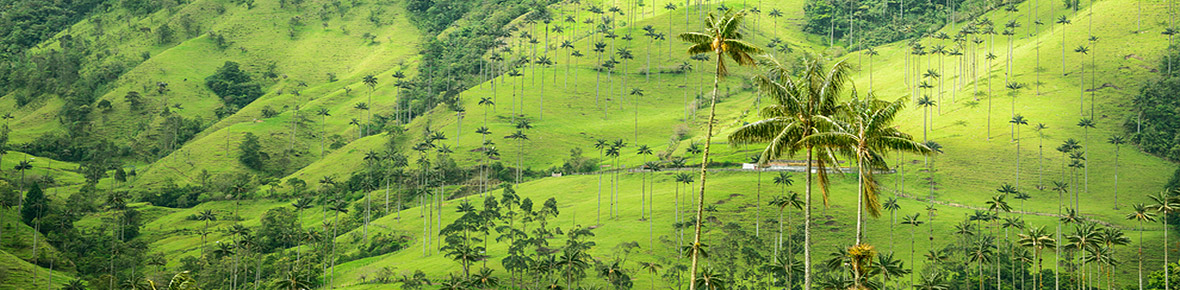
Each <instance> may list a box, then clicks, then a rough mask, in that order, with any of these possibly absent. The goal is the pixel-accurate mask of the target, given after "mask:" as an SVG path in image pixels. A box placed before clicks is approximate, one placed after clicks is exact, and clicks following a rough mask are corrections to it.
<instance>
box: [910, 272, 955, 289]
mask: <svg viewBox="0 0 1180 290" xmlns="http://www.w3.org/2000/svg"><path fill="white" fill-rule="evenodd" d="M914 289H917V290H947V289H950V283H947V282H946V276H944V275H943V273H942V272H940V271H927V272H926V274H922V283H921V284H914Z"/></svg>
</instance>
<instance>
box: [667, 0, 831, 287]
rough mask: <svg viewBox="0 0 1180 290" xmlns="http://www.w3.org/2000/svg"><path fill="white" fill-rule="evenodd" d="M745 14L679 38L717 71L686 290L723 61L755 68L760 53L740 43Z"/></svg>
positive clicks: (714, 19) (692, 283) (696, 249)
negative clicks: (709, 58) (710, 56)
mask: <svg viewBox="0 0 1180 290" xmlns="http://www.w3.org/2000/svg"><path fill="white" fill-rule="evenodd" d="M745 16H746V12H745V11H738V12H734V11H732V10H730V11H726V12H725V13H724V14H722V15H718V14H714V13H709V17H708V19H707V22H706V24H705V25H706V27H705V31H704V32H685V33H681V34H680V39H681V40H684V41H687V42H689V43H691V44H692V46H691V47H689V48H688V55H695V54H701V53H706V52H713V53H715V54H717V71H716V74H715V75H714V78H713V96H712V99H711V101H710V105H709V125H708V129H707V131H706V132H705V151H704V156H702V157H701V189H700V193H699V194H698V195H699V197H700V199H699V200H698V203H697V219H696V228H695V231H696V236H695V237H694V238H693V245H692V267H691V268H690V269H689V272H690V274H689V276H690V277H691V280H689V284H688V285H689V290H696V277H697V275H696V274H697V262H698V260H699V257H698V256H699V254H700V243H701V220H702V218H703V215H704V210H705V176H706V173H707V171H705V169H706V168H707V167H708V166H709V145H710V142H711V141H712V140H713V123H714V120H715V119H716V111H717V88H718V84H720V82H721V79H722V78H724V77H725V76H726V75H728V74H729V70H728V69H727V68H726V66H725V58H726V57H729V58H730V59H732V60H733V61H734V62H736V63H737V64H738V65H754V64H755V63H754V59H753V58H752V57H750V54H752V53H758V52H759V49H758V48H757V47H755V46H754V45H752V44H750V43H747V42H745V41H742V40H741V39H742V38H743V36H744V35H743V33H742V32H741V31H740V30H741V26H742V20H743V19H745ZM809 286H810V285H809Z"/></svg>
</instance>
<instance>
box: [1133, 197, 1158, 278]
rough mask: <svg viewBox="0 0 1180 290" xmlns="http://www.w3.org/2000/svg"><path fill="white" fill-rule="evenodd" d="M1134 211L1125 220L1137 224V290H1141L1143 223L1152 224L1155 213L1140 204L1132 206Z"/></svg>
mask: <svg viewBox="0 0 1180 290" xmlns="http://www.w3.org/2000/svg"><path fill="white" fill-rule="evenodd" d="M1132 208H1133V209H1134V210H1133V211H1132V212H1131V213H1128V214H1127V219H1129V220H1134V221H1135V222H1137V223H1139V241H1138V242H1137V243H1136V244H1138V245H1139V251H1138V254H1139V290H1143V222H1154V221H1155V213H1154V212H1152V209H1151V208H1150V207H1148V206H1146V205H1144V204H1142V203H1137V204H1135V205H1133V206H1132Z"/></svg>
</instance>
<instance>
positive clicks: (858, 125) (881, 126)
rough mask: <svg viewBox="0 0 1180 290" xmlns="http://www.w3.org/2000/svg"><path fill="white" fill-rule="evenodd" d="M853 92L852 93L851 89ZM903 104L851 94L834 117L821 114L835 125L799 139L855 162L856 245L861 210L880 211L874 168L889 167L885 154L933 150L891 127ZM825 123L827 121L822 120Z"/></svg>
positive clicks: (873, 212)
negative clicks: (842, 154) (835, 152)
mask: <svg viewBox="0 0 1180 290" xmlns="http://www.w3.org/2000/svg"><path fill="white" fill-rule="evenodd" d="M854 94H855V93H854ZM903 108H905V100H904V99H898V100H896V101H893V102H888V101H882V100H878V99H877V98H876V97H874V96H873V95H872V94H870V95H868V96H867V97H865V98H864V99H860V98H855V97H854V98H853V99H852V100H849V101H848V102H847V103H845V104H844V105H843V110H840V114H839V115H837V116H833V117H835V118H823V119H819V120H821V124H822V126H825V127H831V128H836V130H831V131H828V132H822V133H818V134H814V135H811V136H808V137H807V138H804V139H803V140H802V141H801V142H803V143H804V144H806V145H808V146H815V147H827V148H831V149H833V150H834V151H837V152H842V153H845V154H847V155H851V156H852V157H853V158H854V159H856V164H857V176H858V180H859V182H858V184H857V195H858V196H857V202H856V203H857V208H856V245H859V244H860V243H861V236H862V232H863V220H864V215H863V213H864V212H865V211H866V210H867V211H868V213H869V215H870V216H872V217H874V218H876V217H879V216H880V215H881V202H880V200H879V199H878V197H877V182H876V180H875V178H874V177H873V171H874V170H884V169H888V168H889V166H888V164H886V162H885V154H886V153H887V152H889V151H902V152H910V153H915V154H922V155H929V154H933V153H934V151H933V150H930V148H928V147H926V145H923V144H922V143H918V142H916V141H914V140H913V137H911V136H910V135H909V134H906V133H903V132H901V131H900V130H898V129H897V128H896V127H893V121H894V118H895V117H896V116H897V114H898V113H900V112H901V110H902V109H903ZM825 123H826V124H825Z"/></svg>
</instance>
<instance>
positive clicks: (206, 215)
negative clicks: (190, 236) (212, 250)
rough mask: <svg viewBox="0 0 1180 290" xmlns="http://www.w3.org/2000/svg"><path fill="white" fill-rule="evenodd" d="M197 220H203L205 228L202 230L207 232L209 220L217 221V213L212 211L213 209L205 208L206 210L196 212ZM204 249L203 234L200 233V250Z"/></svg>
mask: <svg viewBox="0 0 1180 290" xmlns="http://www.w3.org/2000/svg"><path fill="white" fill-rule="evenodd" d="M197 220H198V221H204V222H205V230H204V231H205V232H208V231H209V222H211V221H217V214H215V213H213V210H209V209H207V210H204V211H201V213H199V214H197ZM204 249H205V235H201V250H202V251H204Z"/></svg>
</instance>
